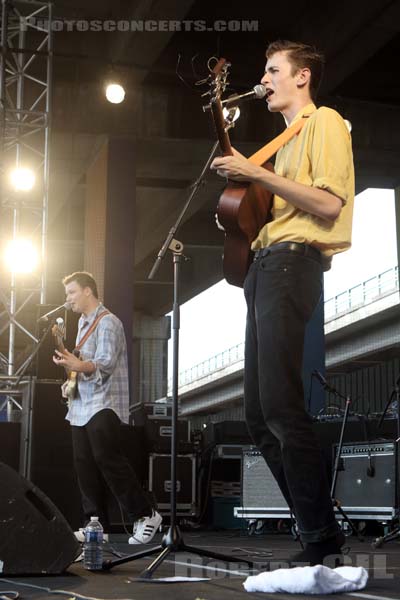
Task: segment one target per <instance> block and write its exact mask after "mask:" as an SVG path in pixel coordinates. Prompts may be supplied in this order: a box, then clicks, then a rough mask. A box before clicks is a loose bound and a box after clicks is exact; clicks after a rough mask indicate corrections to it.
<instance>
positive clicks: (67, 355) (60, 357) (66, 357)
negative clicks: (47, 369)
mask: <svg viewBox="0 0 400 600" xmlns="http://www.w3.org/2000/svg"><path fill="white" fill-rule="evenodd" d="M55 353H56V355H57V356H53V362H55V364H56V365H59V366H61V367H65V368H66V369H68V370H70V371H81V370H82V369H81V367H82V361H81V360H79V358H77V357H76V356H75V355H74V354H72V352H69V351H68V350H64V351H63V352H60V351H59V350H55Z"/></svg>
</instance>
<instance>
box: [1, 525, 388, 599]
mask: <svg viewBox="0 0 400 600" xmlns="http://www.w3.org/2000/svg"><path fill="white" fill-rule="evenodd" d="M183 538H184V541H185V543H186V544H187V545H190V546H194V547H200V548H203V549H204V550H209V551H211V552H221V553H223V554H227V555H229V556H235V557H237V558H240V559H241V562H240V563H239V564H235V563H233V562H229V563H224V562H221V561H216V560H210V559H205V558H203V559H201V558H200V557H199V556H197V555H195V554H183V553H177V554H171V555H169V557H168V558H167V559H166V560H165V561H164V562H163V563H162V564H161V565H160V566H159V567H158V569H157V570H156V571H155V573H154V575H153V580H152V583H149V582H142V581H138V580H137V578H138V577H139V575H140V573H141V571H142V570H143V569H144V568H146V567H147V566H148V565H149V564H150V562H151V561H152V560H153V558H141V559H139V560H135V561H133V562H130V563H126V564H123V565H117V566H114V567H113V568H112V569H111V570H110V571H108V572H99V573H98V572H89V571H86V570H85V569H84V568H83V565H82V563H81V562H76V563H74V564H72V565H70V567H69V568H68V570H67V571H66V572H65V573H64V574H63V575H58V576H52V577H48V576H47V577H41V576H35V577H13V578H8V579H7V580H6V579H4V578H3V579H2V578H0V597H1V596H2V595H3V593H4V592H5V591H6V590H8V591H11V590H15V591H18V592H19V594H20V598H22V599H32V600H41V599H48V600H53V599H55V598H58V599H60V598H63V597H64V598H69V599H70V600H72V599H74V598H76V599H77V600H78V599H79V597H80V596H86V597H90V598H92V599H93V598H99V599H102V598H104V599H113V600H118V599H131V600H155V598H157V599H158V598H163V599H164V600H175V599H176V598H178V599H179V600H222V599H225V598H226V600H237V599H239V598H240V599H242V598H245V597H254V598H261V597H262V598H268V597H272V596H277V595H276V594H265V593H253V594H251V595H250V594H248V592H246V591H245V590H244V588H243V585H242V584H243V581H244V580H245V578H246V576H247V572H246V571H247V567H246V564H245V563H244V562H243V561H244V560H245V559H252V560H254V562H255V563H257V565H258V566H259V569H260V570H267V569H268V567H265V565H268V563H269V565H270V567H269V568H270V569H275V568H278V567H279V566H280V565H281V566H283V567H284V566H285V565H284V561H285V559H287V557H288V556H289V555H290V554H291V553H293V552H296V551H297V550H298V549H299V545H298V543H297V542H294V541H293V538H292V537H291V536H289V535H283V534H275V535H274V534H267V535H253V536H249V535H247V533H246V532H243V531H242V532H239V531H225V532H215V531H212V532H210V531H198V532H193V531H191V532H184V533H183ZM125 539H126V538H125V537H122V536H121V535H114V536H111V540H110V544H108V545H105V549H106V548H108V549H114V550H116V551H118V552H119V553H121V554H131V553H133V552H136V551H142V550H146V549H147V548H148V546H129V545H128V544H127V543H125V542H124V540H125ZM160 540H161V535H160V534H158V536H157V540H156V541H157V542H159V541H160ZM371 541H372V538H370V537H368V538H366V539H365V541H364V542H359V541H358V540H357V539H356V538H355V537H350V538H348V542H349V546H350V547H351V549H350V552H349V554H348V555H347V558H346V564H349V565H351V566H363V567H365V568H366V569H368V571H369V582H368V584H367V587H366V588H365V589H364V590H361V591H359V592H355V593H346V594H336V595H335V597H340V598H348V599H349V600H350V598H354V597H357V598H365V600H390V599H397V598H399V599H400V543H399V541H393V542H390V543H387V544H385V545H384V546H383V547H382V548H380V549H378V550H375V549H373V548H372V546H371ZM105 558H112V556H111V555H110V554H109V553H108V552H107V553H105ZM207 565H208V566H209V568H207ZM174 576H178V577H207V578H209V579H208V580H207V581H196V582H195V581H189V582H180V583H165V582H157V579H159V578H162V577H174ZM22 584H29V586H35V587H27V586H23V585H22ZM45 588H47V589H48V591H46V589H45ZM55 590H64V591H65V592H67V593H66V594H65V595H61V596H60V595H59V593H56V592H55ZM293 597H296V596H294V595H293V594H291V595H289V594H279V598H280V599H281V600H286V598H293ZM299 597H301V598H304V597H305V596H301V595H299ZM325 597H326V596H319V595H315V596H313V598H315V599H316V600H317V599H318V598H325Z"/></svg>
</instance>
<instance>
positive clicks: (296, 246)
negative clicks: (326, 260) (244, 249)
mask: <svg viewBox="0 0 400 600" xmlns="http://www.w3.org/2000/svg"><path fill="white" fill-rule="evenodd" d="M275 252H296V254H302V255H303V256H308V258H313V259H314V260H317V261H318V262H319V263H322V255H321V252H320V251H319V250H317V248H314V246H309V245H308V244H300V243H299V242H279V243H278V244H273V245H272V246H268V247H267V248H261V249H260V250H256V252H255V253H254V260H258V259H259V258H263V257H264V256H268V254H274V253H275Z"/></svg>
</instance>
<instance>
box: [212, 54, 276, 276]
mask: <svg viewBox="0 0 400 600" xmlns="http://www.w3.org/2000/svg"><path fill="white" fill-rule="evenodd" d="M229 67H230V63H228V62H227V61H226V60H225V59H224V58H221V59H219V60H218V62H217V64H216V65H215V67H214V68H213V70H212V71H211V74H210V87H211V89H210V92H209V94H210V104H209V105H208V106H206V107H203V110H205V109H206V108H207V109H208V108H209V109H210V111H211V114H212V118H213V122H214V126H215V129H216V133H217V136H218V141H219V145H220V147H221V151H222V153H223V155H224V156H230V155H232V154H233V152H232V147H231V143H230V139H229V134H228V130H229V129H230V128H231V127H233V119H232V120H230V118H229V117H228V118H225V117H224V114H223V105H222V100H221V96H222V94H223V92H224V91H225V88H226V86H227V77H228V72H229ZM262 166H263V167H264V168H266V169H269V170H270V171H273V169H274V167H273V165H272V164H271V163H269V162H265V163H262ZM272 199H273V195H272V194H271V192H269V191H268V190H266V189H265V188H263V187H261V186H260V185H259V184H255V183H245V182H234V181H231V182H229V183H228V184H227V186H226V187H225V189H224V191H223V193H222V195H221V197H220V199H219V201H218V206H217V218H218V221H219V223H220V224H221V225H222V226H223V228H224V229H225V242H224V256H223V271H224V276H225V279H226V280H227V282H228V283H230V284H232V285H236V286H238V287H243V282H244V280H245V277H246V275H247V271H248V269H249V266H250V264H251V262H252V260H253V252H252V250H251V243H252V241H253V240H254V239H255V238H256V237H257V235H258V233H259V231H260V229H261V228H262V227H263V226H264V225H265V224H266V223H267V222H268V221H270V220H271V218H272V216H271V208H272Z"/></svg>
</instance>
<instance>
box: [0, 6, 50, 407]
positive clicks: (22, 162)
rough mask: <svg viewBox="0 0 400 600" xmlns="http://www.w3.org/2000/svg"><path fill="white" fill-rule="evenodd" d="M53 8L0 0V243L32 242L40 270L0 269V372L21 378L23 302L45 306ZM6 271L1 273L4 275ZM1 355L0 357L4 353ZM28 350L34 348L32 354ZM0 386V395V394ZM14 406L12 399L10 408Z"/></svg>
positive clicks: (28, 338)
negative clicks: (23, 177)
mask: <svg viewBox="0 0 400 600" xmlns="http://www.w3.org/2000/svg"><path fill="white" fill-rule="evenodd" d="M52 37H53V36H52V5H51V3H50V2H39V1H35V0H1V41H0V43H1V53H0V152H1V156H0V176H1V197H0V228H1V229H0V233H1V239H2V240H3V241H4V240H7V239H8V240H13V241H16V240H17V239H18V238H19V237H20V236H21V237H24V238H28V239H30V240H31V241H32V242H33V243H35V245H36V246H37V247H38V249H40V266H39V268H38V270H37V272H35V273H34V274H31V275H29V277H21V275H19V274H18V273H16V272H15V271H13V270H11V273H10V272H7V271H6V270H5V268H4V267H0V307H1V310H0V336H1V338H2V340H5V339H7V336H6V335H4V334H6V332H7V331H8V344H7V346H8V348H7V350H3V348H4V346H5V345H6V344H4V343H2V344H1V348H0V372H3V373H6V374H7V375H8V376H15V375H19V374H20V373H21V371H22V369H24V365H25V364H26V363H27V361H26V355H25V356H24V358H23V360H22V361H21V364H20V365H19V364H18V362H19V360H18V356H17V348H16V336H17V332H21V334H22V336H23V338H26V344H27V345H28V344H32V342H33V346H34V347H35V345H37V343H38V340H37V338H36V337H35V335H34V333H32V332H31V331H29V328H28V327H25V326H24V325H23V324H22V323H21V322H20V319H21V317H20V315H21V311H22V309H23V308H25V307H26V306H27V305H28V304H29V303H35V304H38V303H40V304H44V303H45V302H46V283H47V228H48V206H49V165H50V132H51V131H50V127H51V100H52V98H51V81H52V50H53V39H52ZM15 168H30V169H32V170H33V171H34V173H35V178H36V183H35V186H34V188H33V189H32V190H30V191H16V190H14V189H13V188H12V186H11V184H10V183H9V173H10V171H11V170H13V169H15ZM2 269H4V270H2ZM2 350H3V352H2ZM33 351H34V350H33ZM1 388H2V386H1V382H0V394H1V393H2V390H1ZM15 406H17V408H19V407H18V404H17V403H16V402H14V400H13V398H12V396H9V399H8V408H9V411H12V409H13V408H14V407H15Z"/></svg>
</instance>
